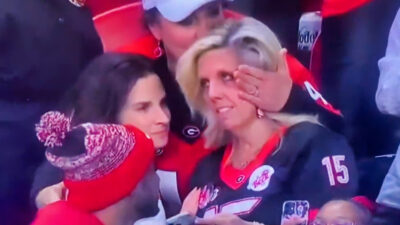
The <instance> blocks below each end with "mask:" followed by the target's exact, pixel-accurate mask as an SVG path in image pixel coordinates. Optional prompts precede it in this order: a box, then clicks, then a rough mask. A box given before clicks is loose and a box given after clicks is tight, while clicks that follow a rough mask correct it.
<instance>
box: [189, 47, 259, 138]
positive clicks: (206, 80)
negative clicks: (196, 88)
mask: <svg viewBox="0 0 400 225" xmlns="http://www.w3.org/2000/svg"><path fill="white" fill-rule="evenodd" d="M221 59H223V60H221ZM240 63H241V62H240V60H239V59H238V57H237V55H236V52H235V51H234V50H233V49H231V48H220V49H214V50H210V51H208V52H206V53H204V54H203V55H202V56H201V57H200V58H199V60H198V68H197V72H198V76H199V79H200V83H201V87H202V92H203V96H204V99H205V101H206V102H207V105H208V107H209V109H211V111H212V112H214V113H215V115H216V117H217V118H218V120H219V122H221V124H222V125H223V126H224V127H225V129H227V130H231V131H233V130H235V129H238V128H239V129H240V128H242V127H243V126H245V125H246V124H248V123H249V122H251V121H253V120H255V119H257V117H256V108H255V106H254V105H252V104H250V103H249V102H247V101H244V100H242V99H240V98H239V97H238V93H239V89H238V87H237V85H236V82H235V79H234V78H233V72H234V71H235V70H236V69H237V68H238V66H239V65H240Z"/></svg>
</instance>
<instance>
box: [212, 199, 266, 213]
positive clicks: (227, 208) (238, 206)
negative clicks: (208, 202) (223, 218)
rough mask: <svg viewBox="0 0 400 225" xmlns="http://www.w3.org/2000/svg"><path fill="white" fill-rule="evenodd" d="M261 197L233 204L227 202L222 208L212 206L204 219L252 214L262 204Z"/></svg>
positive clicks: (240, 200) (233, 202)
mask: <svg viewBox="0 0 400 225" xmlns="http://www.w3.org/2000/svg"><path fill="white" fill-rule="evenodd" d="M261 200H262V198H260V197H250V198H243V199H239V200H235V201H231V202H227V203H225V204H223V205H221V206H215V205H214V206H211V207H210V208H208V209H207V210H206V212H205V213H204V218H211V217H213V216H215V215H216V214H219V213H229V214H235V215H246V214H250V213H251V212H252V211H253V210H254V209H255V208H256V207H257V205H258V204H259V203H260V202H261Z"/></svg>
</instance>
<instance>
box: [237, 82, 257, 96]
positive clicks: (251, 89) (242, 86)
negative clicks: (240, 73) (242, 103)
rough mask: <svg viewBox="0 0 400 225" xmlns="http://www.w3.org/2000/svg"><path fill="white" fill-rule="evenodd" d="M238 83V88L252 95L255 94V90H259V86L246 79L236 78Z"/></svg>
mask: <svg viewBox="0 0 400 225" xmlns="http://www.w3.org/2000/svg"><path fill="white" fill-rule="evenodd" d="M236 84H237V86H238V88H239V89H240V90H242V91H244V92H246V93H248V94H250V95H254V94H255V92H256V91H257V90H256V89H257V87H256V86H255V85H253V84H249V83H247V82H245V81H243V80H242V79H236Z"/></svg>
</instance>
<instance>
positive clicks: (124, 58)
mask: <svg viewBox="0 0 400 225" xmlns="http://www.w3.org/2000/svg"><path fill="white" fill-rule="evenodd" d="M61 108H62V111H63V112H64V113H65V114H67V115H70V116H72V118H73V120H72V126H74V125H75V124H80V123H84V122H91V123H116V124H128V125H133V126H135V127H137V128H139V129H140V130H142V131H143V132H145V133H146V134H148V135H149V136H150V137H151V138H152V140H153V142H154V146H155V153H157V155H158V157H157V158H156V168H157V169H158V174H159V176H160V177H164V178H165V177H168V178H170V179H168V180H165V179H161V182H160V189H161V190H160V191H161V194H162V198H163V200H164V202H165V205H166V210H167V212H168V215H172V214H175V213H178V212H179V210H180V209H181V203H182V200H183V199H184V198H185V197H186V195H187V194H188V193H189V188H188V184H189V179H190V176H191V173H192V172H193V170H194V168H195V165H196V162H197V161H198V160H199V159H200V158H202V157H203V156H205V155H207V154H208V153H209V151H210V149H204V147H203V146H204V145H203V142H202V140H201V139H199V140H197V141H195V142H193V143H192V144H188V143H186V142H185V141H182V140H181V138H179V137H178V136H176V135H174V134H172V133H170V117H171V115H170V111H169V108H168V107H167V103H166V93H165V91H164V88H163V85H162V83H161V81H160V78H159V76H158V75H156V74H155V73H154V72H153V71H152V64H151V61H150V60H149V59H147V58H145V57H142V56H138V55H131V54H120V53H107V54H104V55H102V56H100V57H98V58H96V59H95V60H94V61H92V62H91V63H90V64H89V66H88V67H87V68H86V69H85V70H84V71H83V73H82V74H81V77H80V79H79V80H78V82H77V83H76V85H75V86H74V88H73V89H72V90H71V92H70V94H69V95H68V96H67V97H66V98H65V100H64V101H63V103H62V104H61ZM190 132H191V133H193V132H194V133H195V132H196V130H194V128H192V130H190ZM167 143H168V145H167ZM161 153H164V154H161ZM62 176H63V173H62V171H60V170H57V169H56V168H55V167H52V166H51V165H50V164H48V163H46V164H43V165H42V166H41V167H40V168H39V170H38V171H37V173H36V178H35V181H34V184H33V188H32V193H31V194H32V197H33V198H35V202H36V205H37V206H38V208H41V207H42V206H44V205H47V204H49V203H51V202H53V201H57V200H59V199H60V198H61V197H62V196H61V192H62V191H61V190H62V189H63V187H62V184H56V183H58V182H61V181H62ZM171 178H173V179H174V180H172V179H171ZM168 181H169V183H168ZM54 184H55V185H54ZM52 185H53V186H52Z"/></svg>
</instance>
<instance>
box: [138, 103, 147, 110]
mask: <svg viewBox="0 0 400 225" xmlns="http://www.w3.org/2000/svg"><path fill="white" fill-rule="evenodd" d="M149 108H150V103H139V104H137V105H136V106H135V109H136V110H137V111H147V110H148V109H149Z"/></svg>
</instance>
